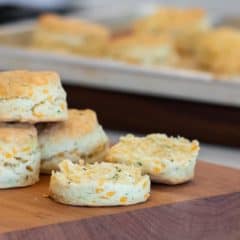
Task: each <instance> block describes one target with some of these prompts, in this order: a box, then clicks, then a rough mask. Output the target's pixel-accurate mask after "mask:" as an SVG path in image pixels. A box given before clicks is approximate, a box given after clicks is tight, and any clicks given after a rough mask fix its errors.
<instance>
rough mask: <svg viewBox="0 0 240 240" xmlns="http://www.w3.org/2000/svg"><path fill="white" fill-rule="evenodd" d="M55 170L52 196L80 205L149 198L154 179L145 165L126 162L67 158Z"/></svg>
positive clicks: (137, 200) (138, 201) (123, 202)
mask: <svg viewBox="0 0 240 240" xmlns="http://www.w3.org/2000/svg"><path fill="white" fill-rule="evenodd" d="M59 167H60V171H58V172H55V171H53V172H52V176H51V180H50V190H49V196H50V197H51V198H52V199H54V200H55V201H57V202H60V203H64V204H70V205H78V206H118V205H130V204H136V203H140V202H145V201H146V200H147V199H148V198H149V196H150V179H149V176H147V175H142V173H141V169H140V168H137V167H133V166H127V165H124V164H114V163H104V162H102V163H94V164H87V165H82V164H81V163H80V164H73V163H72V162H71V161H68V160H64V161H62V162H61V163H60V165H59Z"/></svg>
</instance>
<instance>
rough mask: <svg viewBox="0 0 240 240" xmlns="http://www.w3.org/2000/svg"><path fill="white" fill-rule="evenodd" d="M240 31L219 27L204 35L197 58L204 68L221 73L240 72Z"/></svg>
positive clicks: (198, 45)
mask: <svg viewBox="0 0 240 240" xmlns="http://www.w3.org/2000/svg"><path fill="white" fill-rule="evenodd" d="M239 57H240V31H238V30H236V29H232V28H217V29H214V30H211V31H208V32H206V33H205V34H203V35H202V37H201V38H200V40H199V41H198V44H196V45H195V58H196V61H197V63H198V65H199V67H200V68H201V69H202V70H205V71H210V72H213V73H214V74H220V75H239V74H240V62H239Z"/></svg>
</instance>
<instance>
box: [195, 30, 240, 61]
mask: <svg viewBox="0 0 240 240" xmlns="http://www.w3.org/2000/svg"><path fill="white" fill-rule="evenodd" d="M200 40H201V41H199V44H200V47H206V48H211V49H217V48H219V50H221V49H222V48H223V47H227V48H229V49H232V50H233V51H240V31H238V30H236V29H233V28H227V27H222V28H217V29H214V30H211V31H208V32H206V33H205V34H203V35H202V37H201V39H200ZM234 46H238V48H237V49H235V48H234ZM196 47H198V46H196ZM223 54H225V52H224V51H223ZM226 57H227V56H226Z"/></svg>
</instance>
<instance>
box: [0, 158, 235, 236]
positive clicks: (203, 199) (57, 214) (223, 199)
mask: <svg viewBox="0 0 240 240" xmlns="http://www.w3.org/2000/svg"><path fill="white" fill-rule="evenodd" d="M48 182H49V177H48V176H42V177H41V181H40V182H39V183H38V184H36V185H34V186H32V187H28V188H22V189H10V190H1V191H0V214H1V217H0V239H76V236H81V237H82V238H79V239H105V237H106V238H108V239H193V238H177V236H183V237H184V236H188V234H190V235H189V236H194V235H195V234H196V236H198V237H200V236H203V238H196V239H210V238H207V237H208V233H211V234H215V235H214V236H217V237H221V236H226V235H223V233H224V232H225V230H226V233H228V234H230V235H229V236H231V238H218V239H238V238H233V237H237V236H239V235H238V234H239V231H238V230H239V228H238V227H239V225H240V172H239V171H238V170H234V169H231V168H226V167H221V166H218V165H213V164H208V163H204V162H199V163H198V165H197V171H196V177H195V180H194V181H193V182H190V183H188V184H182V185H179V186H164V185H157V184H155V185H153V187H152V195H151V198H150V200H149V201H148V202H147V203H144V204H140V205H135V206H129V207H105V208H88V207H72V206H66V205H61V204H58V203H55V202H54V201H52V200H51V199H49V198H47V197H45V196H44V195H45V194H47V192H48ZM213 197H214V198H213ZM191 200H195V201H191ZM137 226H139V227H138V228H136V227H137ZM171 227H174V228H173V229H171ZM135 228H136V229H135ZM134 229H135V230H134ZM224 229H225V230H224ZM122 230H123V232H122ZM124 231H126V235H125V234H124ZM181 231H182V232H181ZM180 233H181V235H179V234H180ZM118 234H120V235H118ZM131 234H132V235H131ZM146 234H149V236H151V238H150V237H149V238H147V236H146ZM168 234H170V235H168ZM138 235H139V238H135V237H137V236H138ZM33 236H35V237H34V238H33ZM131 236H132V237H133V238H131ZM140 236H141V237H140ZM156 236H162V238H156ZM168 236H172V237H171V238H168ZM45 237H47V238H45ZM98 237H99V238H98ZM204 237H205V238H204ZM194 239H195V238H194ZM212 239H217V238H212Z"/></svg>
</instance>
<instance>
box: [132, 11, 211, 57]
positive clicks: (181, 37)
mask: <svg viewBox="0 0 240 240" xmlns="http://www.w3.org/2000/svg"><path fill="white" fill-rule="evenodd" d="M210 26H211V24H210V20H209V19H208V17H207V14H206V12H205V11H204V10H203V9H201V8H174V7H168V8H159V10H158V11H156V12H155V13H154V14H152V15H149V16H146V17H143V18H142V19H140V20H138V21H136V22H135V24H134V26H133V29H134V32H135V33H137V34H147V35H148V34H153V35H159V34H162V33H168V34H170V35H171V36H172V37H173V38H174V41H175V46H176V48H177V50H179V52H180V53H181V54H189V53H192V51H193V49H194V45H195V44H197V40H198V39H199V36H200V35H201V33H203V32H205V31H206V30H207V29H209V28H210Z"/></svg>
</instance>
